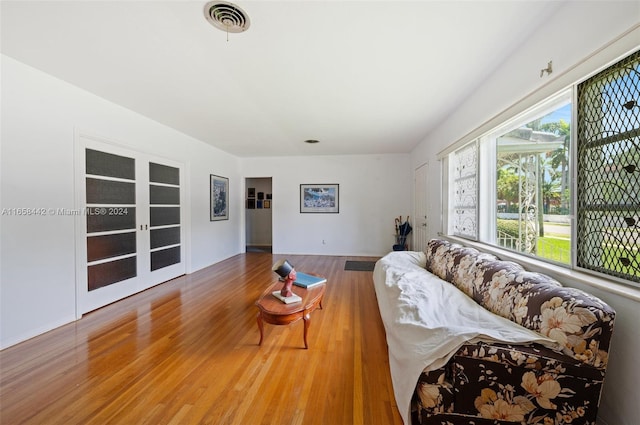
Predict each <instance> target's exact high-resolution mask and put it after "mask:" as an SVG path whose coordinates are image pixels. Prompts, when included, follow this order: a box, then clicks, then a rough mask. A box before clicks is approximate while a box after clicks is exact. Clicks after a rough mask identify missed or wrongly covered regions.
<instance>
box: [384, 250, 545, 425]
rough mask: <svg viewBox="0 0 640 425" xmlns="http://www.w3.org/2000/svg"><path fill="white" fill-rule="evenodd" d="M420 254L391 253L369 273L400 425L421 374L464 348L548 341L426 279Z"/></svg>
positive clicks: (406, 418)
mask: <svg viewBox="0 0 640 425" xmlns="http://www.w3.org/2000/svg"><path fill="white" fill-rule="evenodd" d="M425 263H426V258H425V255H424V253H422V252H414V251H398V252H391V253H389V254H387V255H386V256H385V257H383V258H382V259H380V260H379V261H378V262H377V263H376V267H375V270H374V272H373V278H374V283H375V290H376V296H377V298H378V305H379V308H380V315H381V317H382V321H383V323H384V327H385V331H386V334H387V345H388V347H389V365H390V369H391V379H392V381H393V391H394V394H395V397H396V403H397V404H398V409H399V410H400V414H401V415H402V419H403V420H404V423H405V424H410V423H411V420H410V409H411V396H412V394H413V391H414V389H415V386H416V383H417V381H418V378H419V377H420V373H421V372H422V371H423V370H427V371H429V370H434V369H438V368H440V367H442V366H444V365H445V364H446V363H447V361H448V360H449V359H450V358H451V357H452V356H453V354H454V353H455V352H456V351H457V350H458V349H459V348H460V347H461V346H462V345H464V344H465V343H475V342H480V341H494V342H506V343H524V342H530V341H536V342H540V343H542V344H544V345H546V346H548V347H552V348H555V347H556V344H555V343H554V341H553V340H550V339H548V338H545V337H544V336H542V335H540V334H538V333H536V332H534V331H531V330H529V329H526V328H524V327H522V326H519V325H518V324H516V323H513V322H511V321H509V320H507V319H504V318H502V317H500V316H497V315H495V314H493V313H491V312H489V311H488V310H485V309H484V308H482V307H481V306H480V305H478V304H476V302H475V301H473V300H472V299H471V298H470V297H468V296H467V295H466V294H464V293H463V292H462V291H460V290H458V289H457V288H456V287H455V286H454V285H452V284H450V283H448V282H445V281H443V280H441V279H440V278H438V277H437V276H435V275H432V274H431V273H429V272H428V271H427V270H426V269H425V268H424V267H425Z"/></svg>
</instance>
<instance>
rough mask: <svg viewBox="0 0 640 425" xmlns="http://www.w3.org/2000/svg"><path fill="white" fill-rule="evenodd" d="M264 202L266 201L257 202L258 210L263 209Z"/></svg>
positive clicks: (259, 200)
mask: <svg viewBox="0 0 640 425" xmlns="http://www.w3.org/2000/svg"><path fill="white" fill-rule="evenodd" d="M263 202H264V201H263V200H262V199H258V200H257V201H256V208H258V209H262V203H263Z"/></svg>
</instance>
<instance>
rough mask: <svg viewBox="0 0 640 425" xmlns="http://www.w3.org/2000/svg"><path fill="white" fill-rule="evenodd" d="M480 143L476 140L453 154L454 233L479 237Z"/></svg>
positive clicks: (471, 237)
mask: <svg viewBox="0 0 640 425" xmlns="http://www.w3.org/2000/svg"><path fill="white" fill-rule="evenodd" d="M478 158H479V155H478V143H477V141H474V142H472V143H469V144H468V145H466V146H464V147H463V148H461V149H458V150H457V151H456V152H455V154H454V155H453V167H452V171H453V176H452V181H453V197H452V199H453V205H452V207H453V234H454V235H457V236H463V237H467V238H469V239H477V237H478V202H477V201H478Z"/></svg>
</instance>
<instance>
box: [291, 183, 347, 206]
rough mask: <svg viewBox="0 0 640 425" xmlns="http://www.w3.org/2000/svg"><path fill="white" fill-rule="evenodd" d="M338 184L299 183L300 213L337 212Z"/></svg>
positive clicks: (338, 203) (338, 200)
mask: <svg viewBox="0 0 640 425" xmlns="http://www.w3.org/2000/svg"><path fill="white" fill-rule="evenodd" d="M339 191H340V185H338V184H301V185H300V212H301V213H339V212H340V193H339Z"/></svg>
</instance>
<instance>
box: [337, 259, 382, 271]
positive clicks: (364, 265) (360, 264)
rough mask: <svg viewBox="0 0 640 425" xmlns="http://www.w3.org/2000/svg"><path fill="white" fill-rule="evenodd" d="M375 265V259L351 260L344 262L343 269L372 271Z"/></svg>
mask: <svg viewBox="0 0 640 425" xmlns="http://www.w3.org/2000/svg"><path fill="white" fill-rule="evenodd" d="M375 266H376V262H375V261H351V260H348V261H347V262H346V263H344V269H345V270H353V271H357V272H372V271H373V268H374V267H375Z"/></svg>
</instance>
